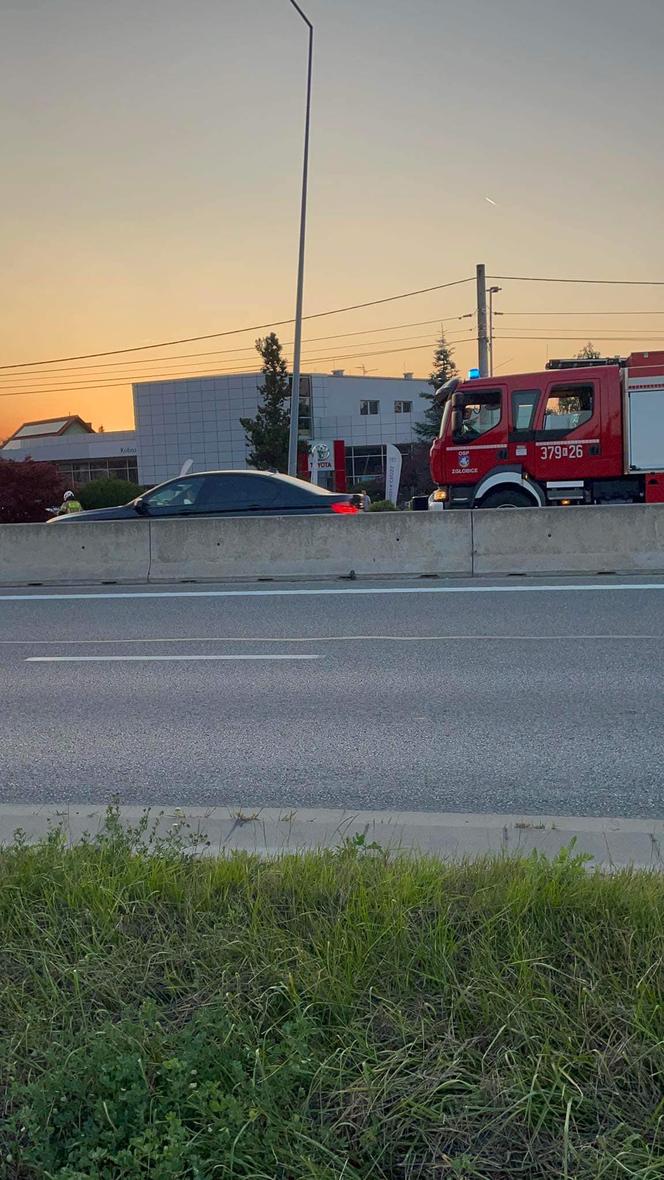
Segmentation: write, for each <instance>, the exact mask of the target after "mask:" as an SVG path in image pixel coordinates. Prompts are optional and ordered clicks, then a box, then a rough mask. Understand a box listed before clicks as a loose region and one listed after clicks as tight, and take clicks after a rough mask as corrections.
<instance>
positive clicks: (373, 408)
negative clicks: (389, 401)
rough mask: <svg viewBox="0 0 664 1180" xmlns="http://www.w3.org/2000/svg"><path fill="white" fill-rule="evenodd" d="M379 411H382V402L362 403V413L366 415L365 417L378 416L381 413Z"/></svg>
mask: <svg viewBox="0 0 664 1180" xmlns="http://www.w3.org/2000/svg"><path fill="white" fill-rule="evenodd" d="M379 410H380V402H371V401H361V402H360V413H361V414H364V415H366V414H377V413H378V412H379Z"/></svg>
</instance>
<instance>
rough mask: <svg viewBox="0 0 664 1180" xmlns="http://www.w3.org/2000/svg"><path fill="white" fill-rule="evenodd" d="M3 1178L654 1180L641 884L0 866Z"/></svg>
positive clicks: (117, 853)
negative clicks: (567, 1179) (521, 1179)
mask: <svg viewBox="0 0 664 1180" xmlns="http://www.w3.org/2000/svg"><path fill="white" fill-rule="evenodd" d="M0 927H1V929H0V989H1V990H0V1175H2V1176H3V1177H7V1178H10V1180H36V1178H39V1180H84V1178H85V1180H88V1178H89V1180H98V1178H101V1180H106V1178H108V1180H110V1178H113V1180H115V1178H118V1180H120V1178H122V1180H139V1178H143V1177H155V1178H157V1180H169V1178H173V1177H187V1178H191V1180H195V1178H203V1177H205V1178H206V1180H207V1178H210V1180H213V1178H214V1180H231V1178H236V1180H337V1178H338V1180H369V1178H372V1180H388V1178H389V1180H448V1178H449V1180H452V1178H461V1177H463V1178H466V1180H517V1178H527V1180H553V1178H554V1177H555V1178H556V1180H560V1178H563V1180H565V1178H569V1180H625V1178H632V1180H661V1178H662V1177H664V1155H663V1151H664V1121H663V1120H664V1102H663V1100H662V1093H663V1090H664V1087H663V1081H664V1008H663V1001H664V968H663V963H664V878H663V877H661V876H657V875H654V874H653V875H649V874H646V873H619V874H616V875H614V876H610V877H607V876H602V875H599V874H594V873H591V872H588V870H587V867H586V866H585V865H584V862H583V858H580V857H575V855H574V853H573V852H572V851H570V852H567V853H566V854H565V855H563V856H561V857H559V858H558V859H557V860H556V861H554V862H547V861H545V860H543V859H540V858H532V859H529V860H521V861H519V860H511V859H499V860H491V861H484V862H477V863H472V864H464V865H458V866H450V865H443V864H441V863H438V862H436V861H433V860H427V859H414V858H412V859H410V858H405V857H404V858H394V857H391V856H388V855H386V854H383V853H382V852H381V850H380V849H373V848H367V847H366V846H364V845H363V843H362V841H361V839H360V840H356V841H353V842H349V843H348V845H347V846H346V847H345V848H344V849H342V850H341V851H340V852H337V853H333V852H329V853H322V854H317V855H305V856H290V857H286V858H284V859H281V860H278V861H272V862H270V861H267V860H260V859H256V858H251V857H247V856H231V857H229V858H226V859H215V858H213V857H197V856H192V855H191V854H190V853H187V852H185V851H184V850H183V847H182V846H181V844H180V843H179V839H178V838H174V839H173V840H167V841H162V840H159V839H156V838H155V837H154V836H151V835H150V832H149V831H148V828H147V824H146V823H143V824H141V825H140V826H139V829H138V830H135V831H133V832H130V833H129V834H128V835H126V834H124V833H123V832H122V830H121V828H120V825H119V823H118V821H117V815H116V813H115V812H113V811H112V812H111V813H110V814H109V819H108V821H107V825H106V829H105V831H104V832H103V833H102V835H101V836H100V837H98V838H96V839H94V840H90V841H89V842H87V843H85V844H83V845H81V846H77V847H75V848H73V849H69V848H67V847H66V845H65V842H64V840H63V838H62V836H61V834H60V833H57V832H56V833H54V834H53V835H52V837H51V838H50V839H49V840H47V841H45V842H44V843H42V844H40V845H37V846H28V845H27V844H25V843H23V842H21V841H20V840H18V841H17V843H16V844H15V845H14V846H13V847H12V848H9V849H5V850H3V851H2V852H0Z"/></svg>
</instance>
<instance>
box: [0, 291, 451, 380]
mask: <svg viewBox="0 0 664 1180" xmlns="http://www.w3.org/2000/svg"><path fill="white" fill-rule="evenodd" d="M473 281H474V280H473V279H472V278H469V279H455V280H454V281H453V282H451V283H438V284H437V285H436V286H435V287H420V288H419V290H417V291H402V293H401V294H400V295H387V296H385V297H384V298H383V299H369V300H368V301H367V302H366V303H352V304H349V306H348V307H335V308H332V309H331V310H330V311H317V312H314V313H313V314H311V315H305V316H303V317H302V318H303V320H318V319H321V318H322V317H323V316H328V315H341V314H342V313H343V312H347V311H361V310H362V309H363V308H365V307H377V306H378V305H379V304H382V303H394V302H395V301H396V300H397V299H411V298H412V297H413V296H414V295H428V294H429V293H430V292H431V291H445V290H447V289H449V288H450V287H460V286H462V285H463V284H464V283H472V282H473ZM294 323H295V320H294V319H290V320H272V321H270V322H269V323H267V324H251V325H249V327H246V328H229V329H228V330H227V331H225V332H208V333H207V334H206V335H204V336H183V337H181V338H180V339H178V340H162V341H160V342H159V343H156V344H136V345H133V346H132V347H131V348H111V349H108V350H107V351H106V352H84V353H81V354H80V355H79V356H61V357H50V358H48V359H47V360H43V361H21V362H20V363H17V364H13V365H0V369H29V368H34V367H35V366H36V365H57V364H65V363H66V362H67V361H88V360H94V359H95V357H99V356H120V355H121V354H124V353H127V352H145V351H147V350H148V349H150V348H170V347H171V345H175V344H195V343H196V342H198V341H200V340H216V339H219V337H221V336H240V335H242V333H243V332H262V331H263V329H265V328H281V327H283V326H284V325H285V324H294Z"/></svg>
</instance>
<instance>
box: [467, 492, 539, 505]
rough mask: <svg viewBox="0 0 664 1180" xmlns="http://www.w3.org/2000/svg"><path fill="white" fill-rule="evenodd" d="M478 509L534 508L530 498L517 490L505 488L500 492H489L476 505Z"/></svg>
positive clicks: (525, 493)
mask: <svg viewBox="0 0 664 1180" xmlns="http://www.w3.org/2000/svg"><path fill="white" fill-rule="evenodd" d="M477 507H478V508H536V507H537V505H536V504H535V502H534V500H533V498H532V496H529V495H528V493H527V492H520V491H519V489H518V488H505V489H504V490H503V491H502V492H490V493H489V495H488V496H485V497H484V499H483V500H480V503H479V504H478V505H477Z"/></svg>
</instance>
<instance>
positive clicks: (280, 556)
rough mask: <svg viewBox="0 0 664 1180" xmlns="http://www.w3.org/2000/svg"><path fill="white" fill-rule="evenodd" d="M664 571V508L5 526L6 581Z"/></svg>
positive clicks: (0, 571)
mask: <svg viewBox="0 0 664 1180" xmlns="http://www.w3.org/2000/svg"><path fill="white" fill-rule="evenodd" d="M351 571H354V572H355V574H356V575H357V576H358V577H408V576H422V575H427V574H432V575H435V574H439V575H442V576H444V575H460V576H463V577H470V576H471V575H472V574H475V575H479V576H481V575H487V574H488V575H490V574H588V573H594V574H596V573H612V572H615V573H648V572H651V573H664V505H656V504H653V505H637V504H634V505H622V506H619V507H615V508H608V507H607V508H605V507H601V508H600V507H597V508H586V507H581V508H543V509H542V508H524V509H519V510H518V511H506V510H503V509H480V510H479V511H476V512H472V513H471V512H449V513H448V512H435V513H433V512H432V513H427V512H422V513H420V512H413V513H399V514H395V513H391V512H385V513H380V514H379V513H375V514H373V513H372V514H370V515H366V516H365V515H363V516H360V517H338V518H335V517H329V516H313V517H301V516H300V517H256V518H254V519H253V520H243V519H239V518H236V519H229V520H223V519H220V518H217V519H213V518H210V519H208V520H192V519H187V520H159V521H151V522H148V521H143V520H140V521H104V522H103V523H102V522H99V523H96V522H90V524H83V523H82V522H77V523H73V524H62V525H52V526H51V525H41V524H10V525H2V526H0V586H26V585H46V586H49V585H51V586H57V585H76V584H86V583H87V584H92V585H94V584H99V583H103V582H135V583H144V584H145V583H146V582H148V581H150V582H183V581H194V582H219V581H226V580H233V579H235V580H247V581H251V580H252V579H255V578H280V579H289V578H293V579H297V578H330V577H332V578H334V577H347V576H348V575H349V574H350V573H351Z"/></svg>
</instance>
